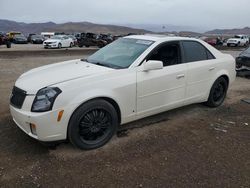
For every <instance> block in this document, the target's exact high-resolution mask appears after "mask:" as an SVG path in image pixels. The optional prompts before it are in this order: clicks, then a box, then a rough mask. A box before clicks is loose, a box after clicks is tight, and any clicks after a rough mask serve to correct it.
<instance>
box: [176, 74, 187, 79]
mask: <svg viewBox="0 0 250 188" xmlns="http://www.w3.org/2000/svg"><path fill="white" fill-rule="evenodd" d="M184 77H185V74H179V75H177V76H176V78H177V79H180V78H184Z"/></svg>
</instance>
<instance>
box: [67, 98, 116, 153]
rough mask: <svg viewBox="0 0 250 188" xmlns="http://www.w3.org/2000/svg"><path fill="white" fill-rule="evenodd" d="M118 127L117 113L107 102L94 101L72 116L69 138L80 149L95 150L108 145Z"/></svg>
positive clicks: (80, 108)
mask: <svg viewBox="0 0 250 188" xmlns="http://www.w3.org/2000/svg"><path fill="white" fill-rule="evenodd" d="M117 126H118V117H117V112H116V110H115V108H114V107H113V105H111V104H110V103H109V102H107V101H105V100H101V99H98V100H92V101H89V102H87V103H85V104H83V105H82V106H80V107H79V108H78V109H77V110H76V111H75V112H74V114H73V115H72V117H71V119H70V122H69V127H68V138H69V140H70V142H71V143H72V144H73V145H75V146H77V147H78V148H80V149H86V150H89V149H95V148H99V147H101V146H103V145H104V144H106V143H107V142H108V141H109V140H110V139H111V138H112V136H113V135H114V134H115V132H116V130H117Z"/></svg>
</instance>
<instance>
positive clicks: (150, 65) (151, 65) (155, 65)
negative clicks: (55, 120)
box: [144, 60, 163, 71]
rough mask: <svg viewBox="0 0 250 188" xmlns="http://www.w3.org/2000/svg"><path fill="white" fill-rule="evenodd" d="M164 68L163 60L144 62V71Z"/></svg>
mask: <svg viewBox="0 0 250 188" xmlns="http://www.w3.org/2000/svg"><path fill="white" fill-rule="evenodd" d="M159 69H163V62H162V61H156V60H149V61H147V62H145V63H144V71H150V70H159Z"/></svg>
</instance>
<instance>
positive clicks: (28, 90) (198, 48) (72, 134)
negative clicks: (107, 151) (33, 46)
mask: <svg viewBox="0 0 250 188" xmlns="http://www.w3.org/2000/svg"><path fill="white" fill-rule="evenodd" d="M235 76H236V72H235V59H234V58H233V57H232V56H231V55H228V54H223V53H221V52H220V51H218V50H216V49H215V48H214V47H212V46H211V45H208V44H207V43H206V42H204V41H201V40H198V39H192V38H182V37H156V36H149V35H147V36H146V35H139V36H129V37H125V38H121V39H118V40H116V41H115V42H113V43H111V44H109V45H107V46H106V47H104V48H102V49H100V50H99V51H97V52H96V53H94V54H93V55H91V56H89V57H88V58H87V59H82V60H80V59H77V60H71V61H66V62H61V63H57V64H52V65H47V66H43V67H40V68H36V69H33V70H30V71H29V72H26V73H24V74H23V75H21V76H20V77H19V79H18V80H17V81H16V83H15V86H14V87H13V91H12V95H11V99H10V112H11V114H12V117H13V120H14V122H15V123H16V124H17V125H18V126H19V127H20V128H21V129H22V130H23V131H24V132H25V133H27V134H28V135H29V136H31V137H33V138H34V139H37V140H41V141H58V140H66V139H68V140H69V141H70V142H71V143H72V144H74V145H75V146H77V147H79V148H81V149H94V148H98V147H101V146H103V145H104V144H106V143H107V142H108V141H109V140H110V139H111V138H112V136H113V135H114V134H115V133H116V130H117V128H118V126H119V125H120V124H126V123H128V122H132V121H135V120H138V119H141V118H144V117H147V116H151V115H154V114H157V113H161V112H164V111H167V110H170V109H174V108H178V107H181V106H184V105H189V104H193V103H205V104H206V105H207V106H209V107H218V106H220V105H221V104H222V103H223V101H224V99H225V97H226V94H227V90H228V87H229V86H230V85H231V84H232V83H233V81H234V80H235Z"/></svg>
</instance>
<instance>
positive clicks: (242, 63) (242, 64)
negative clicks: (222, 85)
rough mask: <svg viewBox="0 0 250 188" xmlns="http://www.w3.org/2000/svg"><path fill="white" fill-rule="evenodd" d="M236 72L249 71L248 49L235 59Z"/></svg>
mask: <svg viewBox="0 0 250 188" xmlns="http://www.w3.org/2000/svg"><path fill="white" fill-rule="evenodd" d="M236 70H237V71H242V70H249V71H250V48H248V49H246V50H245V51H243V52H241V53H240V55H239V56H238V57H237V58H236Z"/></svg>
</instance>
